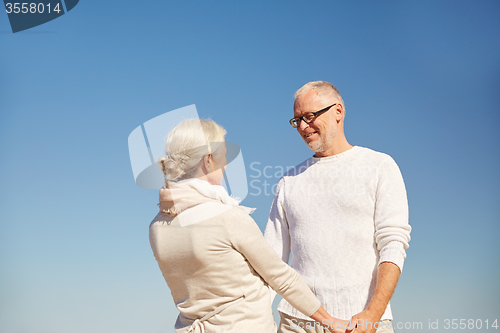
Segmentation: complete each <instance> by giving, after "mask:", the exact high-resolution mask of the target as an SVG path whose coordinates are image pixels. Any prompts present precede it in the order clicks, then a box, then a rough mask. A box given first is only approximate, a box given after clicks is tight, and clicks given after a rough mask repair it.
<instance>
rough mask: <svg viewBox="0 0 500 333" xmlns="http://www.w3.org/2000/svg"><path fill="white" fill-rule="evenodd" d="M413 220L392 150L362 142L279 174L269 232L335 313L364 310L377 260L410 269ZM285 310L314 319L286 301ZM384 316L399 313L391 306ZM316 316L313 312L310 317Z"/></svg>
mask: <svg viewBox="0 0 500 333" xmlns="http://www.w3.org/2000/svg"><path fill="white" fill-rule="evenodd" d="M410 231H411V227H410V226H409V224H408V203H407V199H406V189H405V186H404V182H403V178H402V176H401V172H400V171H399V168H398V166H397V165H396V163H395V162H394V160H393V159H392V158H391V157H390V156H389V155H386V154H383V153H379V152H375V151H373V150H371V149H368V148H362V147H358V146H355V147H353V148H351V149H349V150H348V151H346V152H344V153H341V154H338V155H333V156H329V157H324V158H315V157H311V158H310V159H308V160H306V161H304V162H303V163H301V164H299V165H298V166H297V167H295V168H294V169H292V170H290V171H288V172H287V173H286V174H285V175H284V176H283V178H282V179H281V180H280V182H279V184H278V187H277V189H276V194H275V197H274V201H273V204H272V207H271V212H270V215H269V221H268V224H267V227H266V231H265V238H266V240H267V241H268V243H269V244H270V245H271V247H272V248H273V249H274V250H275V251H276V252H277V253H278V255H279V256H280V257H281V258H282V260H283V261H285V262H288V260H289V257H290V252H291V253H292V257H291V260H290V266H291V267H293V268H294V269H295V270H296V271H297V272H298V273H299V274H300V275H301V276H302V277H303V278H304V280H305V281H306V283H307V285H308V286H309V288H311V290H312V291H313V292H314V294H315V295H316V297H317V298H318V299H319V301H320V302H321V304H322V305H323V307H324V308H325V309H326V310H327V311H328V312H329V313H330V314H331V315H332V316H334V317H337V318H341V319H346V320H348V319H350V318H351V317H352V316H353V315H355V314H357V313H359V312H361V311H363V310H364V309H365V307H366V306H367V305H368V302H369V300H370V298H371V296H372V295H373V292H374V290H375V286H376V277H377V267H378V265H379V264H380V263H382V262H393V263H395V264H396V265H398V266H399V268H400V269H402V268H403V262H404V259H405V257H406V253H405V249H407V248H408V242H409V240H410ZM278 310H279V311H281V312H284V313H286V314H288V315H291V316H294V317H297V318H301V319H306V320H307V319H309V318H307V317H305V316H303V315H302V314H301V313H300V312H299V311H297V310H296V309H295V308H293V307H292V306H291V305H290V304H289V303H288V302H286V300H283V301H281V303H280V304H279V306H278ZM382 319H392V314H391V309H390V305H388V306H387V309H386V311H385V313H384V315H383V316H382ZM309 320H310V319H309Z"/></svg>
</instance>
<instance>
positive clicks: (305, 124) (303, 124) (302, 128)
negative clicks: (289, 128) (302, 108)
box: [298, 119, 309, 131]
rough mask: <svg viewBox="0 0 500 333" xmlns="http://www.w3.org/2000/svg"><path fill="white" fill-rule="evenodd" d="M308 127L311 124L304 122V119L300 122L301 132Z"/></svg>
mask: <svg viewBox="0 0 500 333" xmlns="http://www.w3.org/2000/svg"><path fill="white" fill-rule="evenodd" d="M308 126H309V124H308V123H306V122H305V121H304V119H301V120H300V124H299V127H298V128H299V129H300V130H301V131H303V130H305V129H306V128H307V127H308Z"/></svg>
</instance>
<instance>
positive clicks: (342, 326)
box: [323, 317, 354, 333]
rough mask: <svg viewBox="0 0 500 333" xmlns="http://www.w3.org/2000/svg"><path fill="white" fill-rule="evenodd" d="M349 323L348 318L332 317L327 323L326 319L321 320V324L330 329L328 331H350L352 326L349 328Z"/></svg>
mask: <svg viewBox="0 0 500 333" xmlns="http://www.w3.org/2000/svg"><path fill="white" fill-rule="evenodd" d="M349 324H350V323H349V321H348V320H342V319H337V318H333V317H332V320H331V321H329V322H328V323H327V322H326V320H325V321H324V322H323V325H325V326H326V327H327V328H328V331H330V333H350V332H352V331H353V329H354V328H349Z"/></svg>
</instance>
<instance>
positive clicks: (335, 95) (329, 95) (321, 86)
mask: <svg viewBox="0 0 500 333" xmlns="http://www.w3.org/2000/svg"><path fill="white" fill-rule="evenodd" d="M309 90H314V91H315V92H316V93H317V94H318V96H319V97H320V98H321V99H323V100H328V101H331V100H332V99H337V100H338V101H339V102H340V103H341V104H342V105H344V109H345V104H344V100H343V99H342V96H340V93H339V91H338V90H337V88H335V86H334V85H333V84H331V83H330V82H326V81H313V82H309V83H306V84H304V85H303V86H302V87H301V88H300V89H299V90H297V91H296V92H295V95H294V97H295V99H297V97H299V96H300V95H302V94H305V93H306V92H308V91H309Z"/></svg>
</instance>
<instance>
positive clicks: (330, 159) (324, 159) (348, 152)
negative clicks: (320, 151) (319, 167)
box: [311, 146, 361, 163]
mask: <svg viewBox="0 0 500 333" xmlns="http://www.w3.org/2000/svg"><path fill="white" fill-rule="evenodd" d="M360 148H361V147H359V146H352V148H350V149H348V150H346V151H344V152H342V153H340V154H335V155H332V156H326V157H315V156H312V157H311V160H312V162H313V163H329V162H334V161H339V160H342V159H345V158H347V157H349V156H353V155H354V154H355V153H356V152H357V151H358V150H359V149H360Z"/></svg>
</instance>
